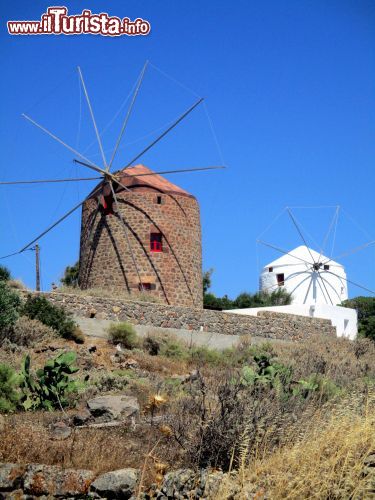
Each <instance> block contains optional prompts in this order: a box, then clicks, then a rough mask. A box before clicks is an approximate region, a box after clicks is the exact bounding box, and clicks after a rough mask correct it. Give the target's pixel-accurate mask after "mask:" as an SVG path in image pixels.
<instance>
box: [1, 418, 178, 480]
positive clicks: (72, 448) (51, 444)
mask: <svg viewBox="0 0 375 500" xmlns="http://www.w3.org/2000/svg"><path fill="white" fill-rule="evenodd" d="M64 418H65V415H63V414H60V413H59V412H54V413H47V412H35V413H23V414H16V415H11V416H8V417H6V420H5V426H4V428H3V429H2V430H1V431H0V462H1V461H6V462H15V463H43V464H48V465H60V466H63V467H73V468H83V469H89V470H93V471H94V472H96V473H102V472H107V471H110V470H116V469H122V468H126V467H136V468H139V469H141V468H142V467H143V465H144V460H145V455H146V454H147V452H148V450H149V449H150V447H152V446H154V445H155V443H157V442H159V445H158V447H157V450H156V452H155V456H156V454H158V456H160V457H162V458H163V457H164V455H166V449H167V448H169V447H170V443H169V442H168V439H167V438H165V437H164V436H163V434H162V433H161V432H159V431H158V428H157V427H155V426H151V425H149V424H140V425H138V426H137V428H136V429H133V428H132V427H131V426H130V425H129V424H124V425H123V426H122V427H116V428H107V429H106V428H102V429H90V428H75V429H73V433H72V435H71V436H70V437H69V438H67V439H65V440H63V441H59V440H54V439H53V435H52V433H51V431H50V425H51V424H52V423H53V422H56V421H59V420H60V419H64ZM175 458H176V457H175V456H174V460H175ZM163 460H165V459H164V458H163ZM155 474H156V471H155V469H154V467H153V461H152V460H151V461H150V462H149V464H148V466H147V471H146V483H147V484H150V483H151V482H153V481H154V480H155Z"/></svg>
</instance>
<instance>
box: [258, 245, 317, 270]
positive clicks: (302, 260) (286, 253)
mask: <svg viewBox="0 0 375 500" xmlns="http://www.w3.org/2000/svg"><path fill="white" fill-rule="evenodd" d="M257 243H260V244H261V245H264V246H266V247H269V248H273V249H274V250H276V251H277V252H280V253H282V254H284V255H289V256H290V257H292V258H293V259H297V260H299V261H301V262H304V263H305V264H307V265H308V266H312V265H313V263H312V262H307V260H304V259H301V258H300V257H297V256H296V255H293V254H292V253H290V252H286V251H285V250H282V249H281V248H278V247H275V246H274V245H271V244H270V243H266V242H265V241H262V240H257Z"/></svg>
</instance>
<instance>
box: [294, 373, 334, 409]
mask: <svg viewBox="0 0 375 500" xmlns="http://www.w3.org/2000/svg"><path fill="white" fill-rule="evenodd" d="M341 392H342V391H341V389H340V388H339V387H338V386H337V385H336V384H335V383H334V382H333V380H331V379H330V378H328V377H323V376H322V375H319V374H317V373H313V374H312V375H310V377H308V378H307V379H306V380H299V381H298V386H297V387H295V389H294V390H293V393H294V394H295V395H300V396H302V397H303V398H305V399H307V398H308V397H309V396H311V395H312V394H313V393H316V394H317V395H318V396H319V399H320V400H321V401H323V402H325V401H328V400H329V399H331V398H333V397H335V396H337V395H338V394H340V393H341Z"/></svg>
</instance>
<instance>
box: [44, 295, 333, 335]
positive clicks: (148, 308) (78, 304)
mask: <svg viewBox="0 0 375 500" xmlns="http://www.w3.org/2000/svg"><path fill="white" fill-rule="evenodd" d="M34 293H35V292H34ZM44 295H45V296H46V297H47V298H48V299H49V300H50V301H51V302H53V303H54V304H56V305H59V306H62V307H64V308H65V309H66V310H67V311H69V312H71V313H73V314H76V315H77V316H83V317H90V316H92V315H95V317H96V318H99V319H108V320H114V321H117V320H118V321H129V322H130V323H133V324H135V325H151V326H155V327H162V328H178V329H187V330H198V331H199V330H203V331H205V332H213V333H222V334H226V335H248V334H250V335H253V336H257V337H264V338H270V339H282V340H293V341H295V340H296V341H298V340H306V339H308V338H310V337H313V336H314V335H322V334H323V335H329V336H336V329H335V327H333V326H332V324H331V321H330V320H327V319H319V318H307V317H304V316H296V315H291V314H284V313H276V312H271V311H264V312H259V313H258V316H245V315H239V314H231V313H225V312H220V311H211V310H207V309H192V308H188V307H180V306H167V305H164V304H155V303H150V302H135V301H124V300H117V299H112V298H101V297H93V296H86V295H85V296H82V295H74V294H67V293H59V292H51V293H45V294H44Z"/></svg>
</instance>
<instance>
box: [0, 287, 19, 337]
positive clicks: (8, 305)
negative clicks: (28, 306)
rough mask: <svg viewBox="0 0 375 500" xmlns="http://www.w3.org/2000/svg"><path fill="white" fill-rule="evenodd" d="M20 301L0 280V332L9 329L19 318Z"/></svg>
mask: <svg viewBox="0 0 375 500" xmlns="http://www.w3.org/2000/svg"><path fill="white" fill-rule="evenodd" d="M20 307H21V299H20V297H19V295H18V294H17V293H16V292H15V291H13V290H12V289H11V288H9V286H8V285H7V283H6V281H2V280H0V331H1V330H2V329H3V328H9V327H11V326H13V325H14V323H15V322H16V321H17V319H18V318H19V309H20Z"/></svg>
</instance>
